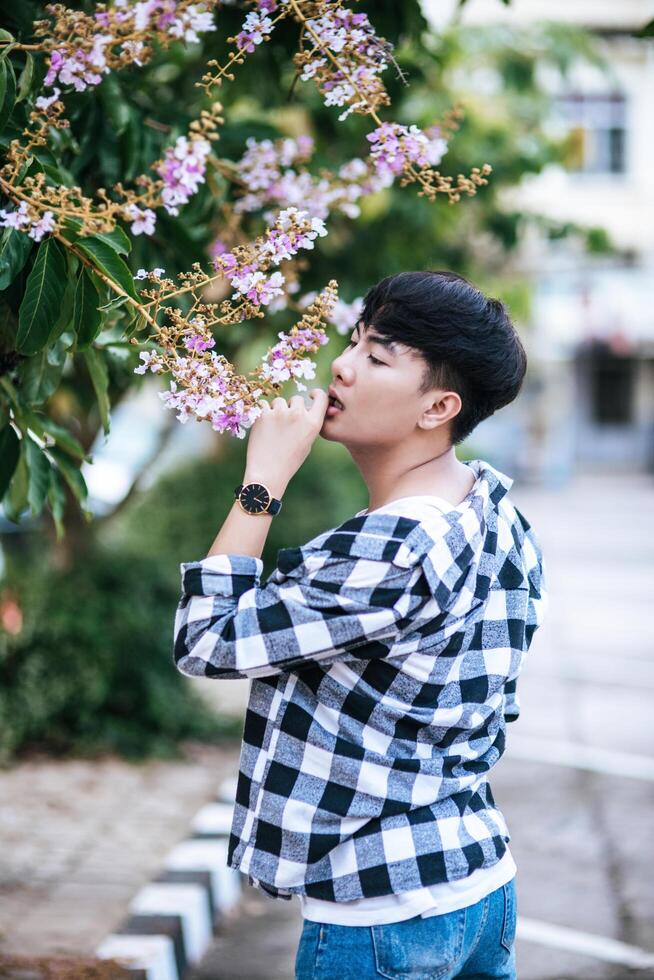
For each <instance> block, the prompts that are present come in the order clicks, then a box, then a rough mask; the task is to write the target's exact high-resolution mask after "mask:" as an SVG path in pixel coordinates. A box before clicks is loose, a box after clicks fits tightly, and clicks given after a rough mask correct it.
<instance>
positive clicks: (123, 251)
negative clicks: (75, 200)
mask: <svg viewBox="0 0 654 980" xmlns="http://www.w3.org/2000/svg"><path fill="white" fill-rule="evenodd" d="M64 227H65V228H67V229H68V230H70V231H72V232H73V237H72V241H74V242H77V241H79V240H80V235H79V232H80V229H81V227H82V222H81V221H80V219H79V218H70V217H68V218H66V219H65V221H64ZM93 238H98V239H99V240H100V241H101V242H104V243H105V244H106V245H109V246H110V247H111V248H113V250H114V252H117V253H118V254H119V255H129V253H130V252H131V250H132V243H131V241H130V240H129V238H128V237H127V235H126V234H125V232H124V231H123V229H122V228H118V227H116V228H114V229H113V231H96V232H95V234H94V235H93ZM81 240H82V241H84V240H85V239H81Z"/></svg>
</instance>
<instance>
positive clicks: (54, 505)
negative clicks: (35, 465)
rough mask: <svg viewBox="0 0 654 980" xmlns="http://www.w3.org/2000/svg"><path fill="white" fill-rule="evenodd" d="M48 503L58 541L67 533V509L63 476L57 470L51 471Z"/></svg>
mask: <svg viewBox="0 0 654 980" xmlns="http://www.w3.org/2000/svg"><path fill="white" fill-rule="evenodd" d="M48 503H49V504H50V510H51V511H52V518H53V520H54V525H55V534H56V538H57V541H61V540H62V538H63V537H64V534H65V529H64V511H65V510H66V491H65V490H64V487H63V484H62V482H61V477H60V476H59V474H58V472H57V471H56V470H51V471H50V488H49V490H48Z"/></svg>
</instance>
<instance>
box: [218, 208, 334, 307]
mask: <svg viewBox="0 0 654 980" xmlns="http://www.w3.org/2000/svg"><path fill="white" fill-rule="evenodd" d="M326 234H327V229H326V228H325V224H324V222H323V221H322V220H321V219H320V218H316V217H312V216H311V215H310V214H309V213H308V211H304V210H299V209H298V208H296V207H290V208H286V209H284V210H283V211H280V212H279V215H278V216H277V219H276V221H275V223H274V224H273V225H272V227H269V228H267V229H266V232H265V235H263V236H262V237H261V238H259V239H257V241H256V242H255V243H253V245H252V246H250V247H249V248H247V247H244V246H239V247H238V248H236V249H232V250H231V251H224V252H221V253H219V254H217V255H215V257H214V260H213V261H214V268H215V269H216V270H219V271H221V272H222V273H223V274H224V275H226V276H227V278H228V279H229V281H230V283H231V285H232V286H233V287H234V289H235V290H236V292H235V293H234V294H233V295H232V299H233V300H237V299H239V298H240V297H245V298H246V299H248V300H250V301H251V302H252V303H255V304H257V305H267V304H268V303H270V302H271V300H273V299H274V298H275V297H276V296H280V295H282V293H283V286H284V282H285V277H284V276H283V275H282V273H281V272H273V273H272V275H269V276H267V275H266V270H267V269H268V267H269V266H271V265H279V264H280V263H281V262H282V261H285V260H288V259H291V258H293V256H294V255H296V254H297V253H298V252H299V251H300V250H301V249H312V248H313V247H314V242H315V240H316V238H318V237H321V238H322V237H324V236H325V235H326Z"/></svg>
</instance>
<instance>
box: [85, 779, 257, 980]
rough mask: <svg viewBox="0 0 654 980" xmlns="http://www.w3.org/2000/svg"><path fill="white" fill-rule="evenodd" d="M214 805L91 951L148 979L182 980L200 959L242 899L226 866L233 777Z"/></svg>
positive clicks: (205, 808)
mask: <svg viewBox="0 0 654 980" xmlns="http://www.w3.org/2000/svg"><path fill="white" fill-rule="evenodd" d="M217 796H218V800H217V801H216V802H214V803H208V804H207V805H206V806H203V807H202V808H201V809H200V810H198V812H197V813H196V815H195V816H194V817H193V820H192V821H191V828H190V829H191V833H192V834H194V835H196V836H193V837H188V838H187V839H186V840H184V841H182V842H181V843H179V844H177V846H176V847H174V848H173V849H172V851H170V852H169V854H168V855H167V856H166V857H165V859H164V863H163V869H162V873H161V875H160V876H159V880H156V881H152V882H150V883H149V884H147V885H145V886H144V887H143V888H141V890H140V891H138V892H137V893H136V895H135V896H134V898H133V899H132V901H131V903H130V906H129V914H128V917H127V918H126V920H125V921H124V922H123V923H122V924H121V926H120V927H119V928H118V930H117V931H116V932H114V933H112V934H111V935H109V936H107V937H106V938H105V939H104V941H103V942H102V943H101V944H100V945H99V946H98V948H97V949H96V956H97V957H98V958H99V959H115V960H117V961H118V962H120V963H121V965H123V966H124V967H125V968H126V969H128V970H130V971H133V972H134V973H137V972H138V974H139V976H141V977H142V976H143V974H145V976H146V978H147V980H183V977H184V975H185V973H186V971H187V969H188V968H189V967H190V966H192V965H193V964H194V963H197V962H198V960H200V959H201V958H202V956H203V955H204V953H205V952H206V950H207V948H208V947H209V945H210V944H211V939H212V936H213V935H214V934H215V932H216V930H217V928H219V927H220V920H221V918H222V915H223V914H224V913H226V912H229V911H230V910H231V909H233V908H234V907H235V906H236V905H237V904H238V902H239V900H240V898H241V895H242V878H243V876H242V875H241V874H240V872H238V871H235V870H234V868H230V867H228V865H227V849H228V841H229V833H230V830H231V824H232V813H233V808H234V800H235V796H236V778H230V779H225V780H224V781H223V782H222V783H221V784H220V786H219V787H218V793H217Z"/></svg>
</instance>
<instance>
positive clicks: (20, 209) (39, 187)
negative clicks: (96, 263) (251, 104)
mask: <svg viewBox="0 0 654 980" xmlns="http://www.w3.org/2000/svg"><path fill="white" fill-rule="evenodd" d="M58 94H59V90H58V89H55V91H54V93H53V95H52V96H51V97H48V98H43V97H42V98H40V99H37V100H36V101H37V103H40V106H39V107H38V111H36V112H33V113H32V119H33V125H34V130H33V133H34V134H35V135H34V139H33V140H32V141H31V142H30V140H29V139H28V140H27V141H26V142H25V143H24V144H21V143H20V141H19V140H13V141H12V143H11V145H10V150H9V154H8V162H7V163H6V165H5V166H4V167H3V168H2V169H1V170H0V189H1V190H2V191H3V192H4V193H5V195H6V196H7V197H8V198H9V200H12V201H13V203H14V204H15V205H17V207H16V210H15V211H11V212H7V211H6V210H4V211H0V226H5V227H8V226H9V227H14V228H18V229H20V230H21V231H27V233H28V234H30V235H31V237H33V238H36V240H37V241H40V239H41V237H43V235H44V234H47V233H49V232H53V231H64V230H65V227H66V219H67V218H74V219H75V220H76V221H78V222H79V227H80V231H81V233H82V234H85V235H93V234H96V233H98V232H107V231H112V230H113V228H114V227H115V226H116V222H117V220H118V219H122V220H123V221H127V222H129V225H130V231H131V232H132V234H133V235H152V234H153V233H154V230H155V226H156V220H157V215H156V210H157V209H158V208H161V207H163V208H164V209H165V210H166V211H167V212H168V213H169V214H172V215H176V214H178V213H179V206H180V205H182V204H186V203H187V202H188V201H189V200H190V198H191V197H192V196H193V195H194V194H196V193H197V191H198V189H199V187H200V185H201V184H202V183H203V182H204V180H205V172H206V168H207V158H208V156H209V154H210V152H211V144H212V141H214V140H216V139H217V138H218V126H219V124H220V123H222V122H223V118H222V116H220V114H219V113H220V110H221V109H222V106H221V104H220V103H219V102H215V103H214V104H213V105H212V106H211V109H210V110H209V109H203V110H202V112H201V114H200V118H199V119H198V120H195V121H194V122H193V123H192V124H191V127H190V128H189V133H188V135H186V136H180V137H179V138H178V139H177V140H176V141H175V143H174V145H173V146H170V147H167V148H166V150H165V153H164V156H163V158H162V159H161V160H157V161H155V163H154V164H153V166H152V170H153V171H154V173H155V174H156V175H157V176H156V177H151V176H149V175H146V174H142V175H141V176H140V177H138V178H137V179H136V183H137V185H138V186H139V188H140V191H139V192H137V191H134V190H131V189H129V188H125V187H123V185H122V184H121V183H118V184H116V185H115V186H114V188H113V193H114V196H115V197H118V198H121V199H122V200H112V199H111V198H110V197H109V196H108V194H107V192H106V191H104V190H102V189H101V190H99V191H98V198H99V199H100V200H99V202H98V201H94V200H93V199H92V198H89V197H86V196H85V195H84V194H83V193H82V190H81V189H80V188H79V187H67V186H64V185H62V184H60V185H58V186H56V187H55V186H52V184H50V183H49V182H48V180H47V175H46V174H44V173H36V174H35V175H34V176H27V177H25V178H24V179H23V182H22V184H21V187H20V196H18V195H17V193H16V189H15V188H14V187H13V185H12V183H11V175H12V174H15V173H16V172H17V170H18V169H19V168H20V166H21V165H22V162H23V160H24V158H25V155H26V153H27V152H28V151H29V150H30V148H31V147H32V146H33V145H36V144H38V145H41V144H42V143H43V142H44V141H45V139H44V137H43V136H42V132H43V130H44V129H47V126H48V125H49V124H52V125H54V126H55V127H57V126H58V125H61V124H62V123H65V122H67V121H66V120H64V119H62V118H61V113H62V110H63V103H62V102H61V101H59V100H58V98H57V96H58ZM39 117H40V118H39ZM28 132H29V130H28ZM28 229H31V230H29V231H28ZM37 236H38V237H37Z"/></svg>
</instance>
